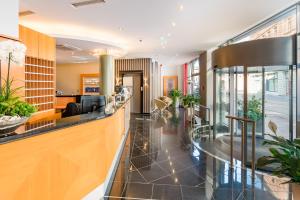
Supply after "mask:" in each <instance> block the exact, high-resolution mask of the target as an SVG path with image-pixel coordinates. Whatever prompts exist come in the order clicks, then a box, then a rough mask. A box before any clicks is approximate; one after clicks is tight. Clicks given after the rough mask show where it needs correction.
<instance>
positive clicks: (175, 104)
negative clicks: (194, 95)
mask: <svg viewBox="0 0 300 200" xmlns="http://www.w3.org/2000/svg"><path fill="white" fill-rule="evenodd" d="M172 105H173V107H174V108H179V98H178V97H173V98H172Z"/></svg>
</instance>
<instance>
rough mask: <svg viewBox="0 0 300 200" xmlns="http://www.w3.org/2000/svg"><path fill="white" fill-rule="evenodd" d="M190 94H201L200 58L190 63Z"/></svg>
mask: <svg viewBox="0 0 300 200" xmlns="http://www.w3.org/2000/svg"><path fill="white" fill-rule="evenodd" d="M188 94H191V95H194V96H199V95H200V64H199V58H197V59H195V60H193V61H192V62H190V63H189V65H188Z"/></svg>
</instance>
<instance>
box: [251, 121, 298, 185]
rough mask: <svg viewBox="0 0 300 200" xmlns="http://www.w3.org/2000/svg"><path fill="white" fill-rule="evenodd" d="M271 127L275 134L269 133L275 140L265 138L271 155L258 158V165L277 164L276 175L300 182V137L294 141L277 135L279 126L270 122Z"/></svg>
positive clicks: (264, 143) (265, 143)
mask: <svg viewBox="0 0 300 200" xmlns="http://www.w3.org/2000/svg"><path fill="white" fill-rule="evenodd" d="M268 126H269V128H270V130H271V131H272V133H273V134H267V135H269V136H270V137H271V138H272V139H273V140H265V141H264V142H263V145H268V146H270V148H269V151H270V153H271V156H263V157H261V158H259V159H258V161H257V167H259V168H261V167H265V166H268V165H271V164H273V165H274V164H275V166H276V168H275V170H274V172H273V173H274V175H276V176H279V177H283V176H287V177H289V178H290V179H291V180H290V182H296V183H300V139H294V140H293V141H290V140H287V139H285V138H284V137H281V136H278V135H277V126H276V124H275V123H274V122H272V121H270V122H269V125H268Z"/></svg>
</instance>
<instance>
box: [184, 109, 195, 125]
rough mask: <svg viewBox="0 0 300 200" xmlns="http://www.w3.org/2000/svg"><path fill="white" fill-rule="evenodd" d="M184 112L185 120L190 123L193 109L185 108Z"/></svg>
mask: <svg viewBox="0 0 300 200" xmlns="http://www.w3.org/2000/svg"><path fill="white" fill-rule="evenodd" d="M186 112H187V119H188V121H190V122H191V121H192V117H193V114H194V113H193V108H192V107H187V108H186Z"/></svg>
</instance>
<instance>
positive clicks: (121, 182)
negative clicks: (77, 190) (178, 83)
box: [109, 112, 292, 200]
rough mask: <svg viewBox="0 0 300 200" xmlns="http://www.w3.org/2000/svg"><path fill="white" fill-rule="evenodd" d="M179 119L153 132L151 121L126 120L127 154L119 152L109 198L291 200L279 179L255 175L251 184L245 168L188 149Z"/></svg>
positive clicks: (184, 127)
mask: <svg viewBox="0 0 300 200" xmlns="http://www.w3.org/2000/svg"><path fill="white" fill-rule="evenodd" d="M179 115H180V119H179V121H176V120H175V121H172V120H167V121H166V123H165V124H163V125H162V127H161V126H159V128H158V126H157V125H158V124H156V123H157V121H155V120H151V121H150V120H147V119H148V118H149V116H147V117H145V116H142V115H135V116H136V117H138V118H140V119H139V120H135V118H132V120H131V127H130V130H132V132H130V136H129V138H130V148H129V147H128V148H129V149H131V151H129V152H130V154H129V153H128V152H123V153H122V154H126V155H122V159H123V161H122V162H121V163H122V164H120V165H119V167H118V170H117V174H118V176H117V177H116V178H115V182H113V186H112V189H111V191H110V196H111V197H110V198H109V199H118V196H120V198H119V199H141V198H143V199H145V198H146V199H150V198H154V199H165V200H169V199H170V200H173V199H175V200H176V199H183V200H185V199H187V200H194V199H195V200H196V199H199V200H202V199H209V200H211V199H220V200H231V199H238V200H242V199H262V200H271V199H288V197H291V196H292V195H291V194H290V193H289V188H288V185H283V184H281V183H282V182H280V181H278V180H282V179H278V178H275V177H274V176H269V175H259V174H256V175H255V179H254V184H252V179H251V178H252V177H251V170H249V169H248V170H242V169H241V168H240V167H235V168H230V165H229V164H228V163H226V162H223V161H221V160H218V159H216V158H215V157H212V156H211V155H208V154H207V153H205V152H203V151H201V150H200V149H199V147H197V146H194V145H193V144H192V143H191V141H190V139H189V129H190V125H189V124H187V123H186V122H184V121H182V119H183V117H182V115H183V113H182V112H179ZM128 148H127V149H128ZM127 154H128V155H127ZM244 175H245V176H244ZM116 180H118V181H116ZM243 189H244V190H243ZM252 189H253V190H252ZM122 196H123V197H122Z"/></svg>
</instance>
